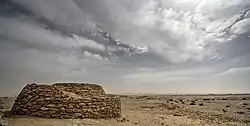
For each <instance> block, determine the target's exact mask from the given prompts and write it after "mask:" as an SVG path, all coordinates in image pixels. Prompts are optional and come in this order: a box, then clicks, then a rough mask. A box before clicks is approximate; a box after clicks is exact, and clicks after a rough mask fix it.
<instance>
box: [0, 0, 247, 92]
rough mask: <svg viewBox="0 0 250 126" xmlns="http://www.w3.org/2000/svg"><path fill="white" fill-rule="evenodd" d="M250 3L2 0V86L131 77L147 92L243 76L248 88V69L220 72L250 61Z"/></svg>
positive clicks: (111, 86)
mask: <svg viewBox="0 0 250 126" xmlns="http://www.w3.org/2000/svg"><path fill="white" fill-rule="evenodd" d="M249 7H250V2H249V1H247V0H220V1H217V0H203V1H202V2H201V1H198V0H197V1H193V0H192V2H191V1H189V0H186V2H185V1H175V0H119V1H118V0H95V1H91V0H2V1H0V22H1V23H0V49H1V50H0V52H1V53H0V70H1V72H0V75H1V78H0V79H1V80H2V82H3V83H1V89H4V90H7V89H8V88H11V89H13V92H12V94H15V92H17V91H18V90H19V89H20V88H21V86H23V84H25V83H30V82H33V81H34V82H46V83H51V82H57V81H89V82H96V83H104V86H107V89H108V90H110V91H119V92H123V91H130V90H132V89H131V87H132V84H133V87H141V86H145V90H144V92H145V91H149V90H150V89H152V90H154V91H155V92H157V91H158V92H162V91H163V89H164V88H165V89H166V88H167V89H169V90H168V91H169V92H171V90H172V91H178V88H180V87H183V86H184V87H186V88H187V89H189V90H190V91H191V88H190V87H197V88H199V89H201V88H202V87H207V89H208V88H209V87H211V88H213V91H215V90H216V87H217V86H218V87H220V86H221V87H225V86H227V85H223V84H221V83H223V82H228V83H230V84H229V85H228V86H229V87H228V91H230V90H232V89H233V88H235V87H236V86H235V84H237V82H239V83H241V84H240V87H239V88H237V91H242V90H241V89H242V88H244V87H247V85H246V83H247V81H248V79H247V78H249V77H248V75H247V73H248V72H243V73H242V72H233V73H234V74H231V73H230V75H228V74H227V75H223V76H215V77H214V75H217V74H218V75H219V74H220V73H223V72H224V71H228V70H231V69H235V68H242V69H244V68H245V67H246V68H247V67H249V66H250V60H249V59H250V58H249V55H250V50H249V49H248V47H250V45H249V42H248V40H249V36H250V31H249V30H250V29H249V28H248V26H249V24H250V23H249ZM241 75H242V76H241ZM124 77H129V78H126V79H124ZM209 77H212V79H214V80H213V81H212V80H211V81H210V80H209V79H208V80H209V81H208V80H206V78H209ZM227 77H232V78H234V79H235V80H236V81H233V80H232V79H229V80H227ZM10 78H13V79H10ZM210 79H211V78H210ZM230 80H231V82H230ZM204 81H205V82H206V83H205V82H204ZM170 83H171V84H170ZM209 83H211V84H209ZM220 84H221V85H220ZM203 85H204V86H203ZM189 86H190V87H189ZM2 87H3V88H2ZM119 87H124V88H122V89H117V88H119ZM123 89H124V90H123ZM135 89H136V88H135ZM138 89H139V88H138ZM221 89H222V88H218V90H217V91H219V90H221ZM238 89H239V90H238ZM197 90H198V89H197ZM204 90H205V89H204ZM179 91H180V90H179ZM142 92H143V91H142ZM194 92H196V91H194ZM7 93H8V92H5V93H4V94H7Z"/></svg>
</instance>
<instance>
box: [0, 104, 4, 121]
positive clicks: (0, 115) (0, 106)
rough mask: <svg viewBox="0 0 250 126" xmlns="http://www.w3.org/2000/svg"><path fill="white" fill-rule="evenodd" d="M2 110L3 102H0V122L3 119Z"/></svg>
mask: <svg viewBox="0 0 250 126" xmlns="http://www.w3.org/2000/svg"><path fill="white" fill-rule="evenodd" d="M3 108H4V106H3V102H2V101H1V100H0V120H1V119H3V113H4V112H3Z"/></svg>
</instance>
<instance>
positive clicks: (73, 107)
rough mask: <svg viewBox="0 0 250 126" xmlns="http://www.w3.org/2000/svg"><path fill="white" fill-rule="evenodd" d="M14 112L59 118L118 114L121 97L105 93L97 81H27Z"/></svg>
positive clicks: (92, 117)
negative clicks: (45, 83)
mask: <svg viewBox="0 0 250 126" xmlns="http://www.w3.org/2000/svg"><path fill="white" fill-rule="evenodd" d="M12 113H13V114H15V115H29V116H36V117H45V118H60V119H82V118H91V119H101V118H104V119H108V118H119V117H120V116H121V101H120V99H119V98H118V97H108V96H106V95H105V92H104V90H103V88H102V87H101V86H100V85H95V84H73V83H57V84H53V85H37V84H28V85H27V86H25V87H24V88H23V90H22V91H21V93H20V94H19V95H18V97H17V99H16V101H15V103H14V105H13V107H12Z"/></svg>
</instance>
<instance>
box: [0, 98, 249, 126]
mask: <svg viewBox="0 0 250 126" xmlns="http://www.w3.org/2000/svg"><path fill="white" fill-rule="evenodd" d="M1 99H3V100H4V102H5V108H6V111H7V110H9V109H10V107H11V104H12V103H13V100H14V99H13V98H12V99H11V98H5V99H4V98H1ZM121 99H122V113H123V116H124V118H121V119H110V120H91V119H82V120H60V119H41V118H33V117H24V116H12V115H8V114H7V113H6V114H7V115H6V116H7V117H6V120H8V124H9V126H249V125H250V95H205V96H201V95H199V96H198V95H197V96H189V95H185V96H169V95H162V96H160V95H158V96H122V97H121Z"/></svg>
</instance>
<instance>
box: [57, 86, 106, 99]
mask: <svg viewBox="0 0 250 126" xmlns="http://www.w3.org/2000/svg"><path fill="white" fill-rule="evenodd" d="M53 85H55V86H57V87H58V88H60V89H62V90H64V91H67V92H72V93H75V94H77V95H80V96H82V97H92V96H104V95H105V92H104V90H103V88H102V87H101V86H100V85H96V84H81V83H77V84H73V83H56V84H53Z"/></svg>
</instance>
